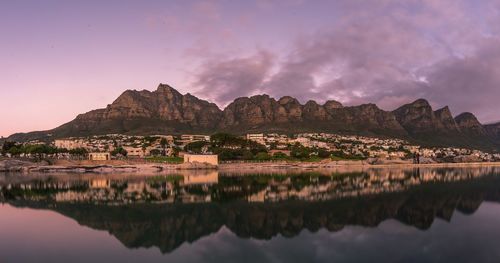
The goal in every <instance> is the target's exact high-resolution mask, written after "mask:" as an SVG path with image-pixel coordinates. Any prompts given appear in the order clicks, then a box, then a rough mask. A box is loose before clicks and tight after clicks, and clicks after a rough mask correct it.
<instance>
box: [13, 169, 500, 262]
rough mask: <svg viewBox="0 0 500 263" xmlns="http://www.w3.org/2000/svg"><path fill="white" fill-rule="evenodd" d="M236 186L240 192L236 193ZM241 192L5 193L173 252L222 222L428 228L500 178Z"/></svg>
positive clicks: (286, 230) (490, 191)
mask: <svg viewBox="0 0 500 263" xmlns="http://www.w3.org/2000/svg"><path fill="white" fill-rule="evenodd" d="M220 179H221V178H219V180H218V184H221V183H222V185H225V184H224V182H221V181H223V180H226V179H227V180H231V179H230V178H229V179H228V178H225V179H223V180H220ZM238 180H243V179H242V178H241V177H239V179H237V180H236V181H238ZM283 180H286V179H283ZM231 182H232V186H231V187H230V188H235V189H236V188H237V189H251V187H248V186H245V184H244V183H241V182H238V183H235V182H234V181H232V180H231ZM268 183H269V182H268ZM253 184H255V182H254V183H253ZM235 185H236V186H238V187H239V188H238V187H235ZM306 185H307V184H306ZM224 187H227V185H225V186H224ZM266 187H267V186H266ZM257 189H262V187H260V186H259V187H257ZM235 192H238V191H233V192H231V193H233V194H234V193H235ZM253 192H259V191H258V190H256V191H253ZM4 193H5V191H4ZM216 193H217V192H216ZM241 196H248V195H245V194H242V193H240V194H234V195H232V196H225V197H224V198H222V201H220V202H213V201H212V202H203V203H187V204H186V203H172V204H164V203H162V204H158V203H133V204H120V205H109V204H105V203H102V204H91V203H88V202H55V201H54V200H52V199H43V200H41V201H37V200H35V199H33V198H19V197H18V198H10V197H5V194H4V199H5V198H7V199H8V200H6V201H7V202H9V203H10V204H12V205H15V206H26V207H32V208H44V209H50V210H54V211H57V212H59V213H61V214H63V215H65V216H68V217H70V218H73V219H75V220H77V221H78V222H79V223H80V224H81V225H85V226H88V227H91V228H94V229H98V230H106V231H108V232H109V233H111V234H112V235H114V236H115V237H116V238H117V239H119V240H120V241H121V242H122V243H123V244H124V245H125V246H127V247H129V248H136V247H158V248H160V250H161V251H162V252H164V253H166V252H170V251H172V250H174V249H176V248H177V247H179V246H180V245H181V244H183V243H184V242H194V241H195V240H197V239H199V238H201V237H204V236H207V235H209V234H211V233H215V232H217V231H218V230H219V229H220V228H221V227H223V226H225V227H227V228H228V229H230V230H231V231H232V232H234V233H235V234H236V235H237V236H239V237H241V238H256V239H270V238H272V237H273V236H276V235H278V234H281V235H283V236H285V237H293V236H295V235H298V234H299V233H300V232H301V231H302V230H305V229H306V230H308V231H311V232H315V231H318V230H319V229H323V228H324V229H327V230H328V231H332V232H333V231H338V230H340V229H342V228H343V227H344V226H346V225H360V226H367V227H375V226H377V225H378V224H379V223H381V222H382V221H384V220H386V219H389V218H394V219H396V220H399V221H400V222H402V223H404V224H407V225H410V226H414V227H417V228H419V229H422V230H425V229H428V228H429V227H430V226H431V224H432V222H433V221H434V220H435V219H436V218H441V219H443V220H446V221H449V220H450V219H451V218H452V215H453V213H454V212H455V211H459V212H462V213H465V214H471V213H474V211H476V209H477V208H478V207H479V206H480V204H481V203H482V202H483V201H493V202H498V201H500V177H497V176H495V175H492V174H490V175H486V176H482V177H478V178H474V179H472V178H470V179H462V180H458V181H455V182H445V181H439V182H431V183H426V184H421V185H418V186H413V187H411V188H409V189H406V190H404V191H392V192H387V193H381V194H368V195H362V196H358V197H352V196H347V197H344V198H336V199H331V200H317V201H307V200H302V199H296V198H292V199H289V200H281V201H280V202H248V201H246V200H244V198H240V197H241ZM231 197H233V198H232V199H231Z"/></svg>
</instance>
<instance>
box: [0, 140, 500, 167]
mask: <svg viewBox="0 0 500 263" xmlns="http://www.w3.org/2000/svg"><path fill="white" fill-rule="evenodd" d="M1 154H2V156H3V157H4V158H5V157H6V158H25V159H56V160H61V159H67V160H90V161H111V160H135V161H140V160H143V161H151V162H164V163H182V162H200V163H208V164H213V165H217V164H219V163H221V162H255V161H259V162H273V161H274V162H276V161H303V162H319V161H322V160H334V161H360V160H364V161H369V162H371V163H377V162H378V163H387V162H406V163H421V164H426V163H427V164H428V163H468V162H496V161H500V154H499V153H488V152H484V151H481V150H477V149H467V148H458V147H424V146H420V145H415V144H412V143H410V142H408V141H405V140H402V139H395V138H377V137H367V136H358V135H341V134H330V133H301V134H294V135H285V134H276V133H269V134H264V133H255V134H245V135H242V136H237V135H232V134H227V133H218V134H213V135H201V134H183V135H176V136H174V135H151V136H133V135H123V134H107V135H96V136H90V137H71V138H61V139H55V140H53V141H50V142H41V141H37V140H32V141H28V142H25V143H15V142H8V141H5V142H3V144H2V145H1Z"/></svg>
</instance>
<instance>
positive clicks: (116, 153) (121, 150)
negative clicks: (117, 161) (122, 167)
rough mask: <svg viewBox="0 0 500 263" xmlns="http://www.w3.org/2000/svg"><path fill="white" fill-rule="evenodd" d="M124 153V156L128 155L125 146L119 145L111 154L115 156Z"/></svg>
mask: <svg viewBox="0 0 500 263" xmlns="http://www.w3.org/2000/svg"><path fill="white" fill-rule="evenodd" d="M118 154H120V155H122V156H127V151H126V150H125V149H123V147H121V146H120V147H118V148H115V149H114V150H113V151H112V152H111V155H113V156H116V155H118Z"/></svg>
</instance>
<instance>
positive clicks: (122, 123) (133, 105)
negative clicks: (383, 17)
mask: <svg viewBox="0 0 500 263" xmlns="http://www.w3.org/2000/svg"><path fill="white" fill-rule="evenodd" d="M221 131H222V132H232V133H238V134H244V133H249V132H280V133H298V132H332V133H333V132H336V133H351V134H361V135H374V136H384V137H398V138H405V139H409V140H414V141H416V142H419V143H421V144H425V145H436V146H464V147H476V148H482V149H486V148H490V149H493V150H498V149H500V146H499V145H500V123H496V124H489V125H482V124H481V123H480V122H479V121H478V120H477V118H476V117H475V116H474V115H473V114H472V113H462V114H459V115H457V116H455V117H453V115H452V114H451V111H450V110H449V108H448V107H447V106H445V107H443V108H441V109H438V110H435V111H434V110H433V109H432V107H431V105H430V104H429V102H428V101H427V100H425V99H418V100H416V101H414V102H411V103H408V104H405V105H402V106H401V107H399V108H397V109H395V110H393V111H385V110H382V109H380V108H379V107H378V106H377V105H375V104H372V103H368V104H361V105H357V106H344V105H342V104H341V103H340V102H337V101H334V100H329V101H326V102H325V103H324V104H319V103H317V102H316V101H313V100H309V101H307V102H306V103H305V104H301V103H300V102H299V101H298V100H297V99H296V98H293V97H290V96H283V97H281V98H279V99H275V98H272V97H271V96H269V95H267V94H262V95H254V96H251V97H239V98H236V99H235V100H234V101H232V102H231V103H230V104H228V105H227V106H226V107H225V108H224V109H220V108H219V107H218V106H217V105H216V104H214V103H211V102H209V101H206V100H202V99H199V98H197V97H196V96H194V95H191V94H190V93H186V94H184V95H183V94H181V93H180V92H178V91H177V90H176V89H174V88H172V87H171V86H169V85H166V84H160V85H159V86H158V87H157V89H156V90H154V91H148V90H141V91H137V90H126V91H124V92H123V93H122V94H121V95H120V96H118V98H116V99H115V100H114V101H113V102H112V103H111V104H108V105H107V106H106V107H105V108H102V109H96V110H92V111H89V112H87V113H83V114H79V115H77V117H76V118H75V119H74V120H72V121H70V122H68V123H65V124H63V125H61V126H59V127H56V128H54V129H51V130H47V131H35V132H30V133H16V134H13V135H11V136H10V137H8V139H9V140H15V141H26V140H32V139H47V138H51V139H54V138H62V137H76V136H89V135H99V134H109V133H123V134H134V135H146V134H166V133H168V134H181V133H205V134H210V133H214V132H221Z"/></svg>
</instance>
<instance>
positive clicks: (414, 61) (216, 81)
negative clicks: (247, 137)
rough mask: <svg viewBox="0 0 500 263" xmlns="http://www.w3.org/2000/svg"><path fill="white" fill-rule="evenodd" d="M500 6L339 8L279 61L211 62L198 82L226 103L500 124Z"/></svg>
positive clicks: (367, 4)
mask: <svg viewBox="0 0 500 263" xmlns="http://www.w3.org/2000/svg"><path fill="white" fill-rule="evenodd" d="M498 4H499V1H496V0H491V1H488V0H487V1H484V2H481V3H480V4H477V3H475V2H471V1H465V0H463V1H455V0H419V1H416V0H415V1H405V2H404V3H402V2H401V1H395V0H373V1H360V0H349V1H347V0H345V1H343V0H339V1H336V5H337V6H336V7H337V8H338V9H339V10H341V12H339V15H338V18H337V22H336V23H335V24H333V25H329V26H327V27H325V28H322V29H319V30H316V32H314V33H311V34H307V35H303V36H302V37H300V38H298V39H297V40H296V42H294V43H293V44H292V46H291V48H290V50H289V52H288V53H286V55H284V56H282V57H281V59H279V60H277V59H274V58H276V57H278V56H279V55H278V53H276V54H271V53H270V52H269V51H267V52H263V51H258V52H257V53H256V54H255V55H254V56H250V57H243V58H231V59H228V60H225V59H219V60H217V59H216V60H213V59H211V61H210V62H208V63H205V64H204V65H203V67H202V68H201V70H200V71H199V74H197V75H196V78H197V80H196V82H195V83H196V85H197V86H199V87H202V89H201V92H200V94H204V95H208V94H210V96H211V97H213V98H214V99H215V101H217V102H218V103H222V104H226V103H228V102H229V101H231V100H232V99H234V98H235V97H238V96H246V95H248V94H253V93H257V92H264V93H267V94H269V95H271V96H274V97H277V98H278V97H281V96H284V95H291V96H294V97H296V98H298V99H299V100H301V101H302V102H305V101H307V100H309V99H315V100H318V101H319V102H323V101H325V100H327V99H336V100H339V101H341V102H342V103H344V104H348V105H354V104H360V103H377V104H378V105H379V106H380V107H382V108H384V109H387V110H392V109H394V108H395V107H397V106H400V105H401V104H403V103H408V102H411V101H412V100H415V99H417V98H420V97H424V98H427V99H428V100H430V101H431V103H432V105H433V106H436V107H437V106H439V107H440V106H444V105H450V107H451V109H452V110H454V111H455V113H457V114H458V113H459V112H462V111H472V112H474V113H476V114H477V115H478V116H479V117H480V119H481V120H483V121H491V120H495V119H500V116H499V115H498V113H497V112H496V111H495V107H496V105H497V104H496V101H498V98H500V89H499V87H498V86H499V85H500V77H498V76H500V74H499V73H500V72H498V69H499V68H500V45H499V44H500V41H499V40H498V36H497V35H496V34H499V33H500V32H497V31H495V30H496V28H497V27H496V26H495V25H494V24H493V23H494V22H498V21H500V18H499V17H500V15H499V13H498V12H492V11H491V10H490V9H491V8H493V7H495V6H498ZM275 61H279V62H278V63H276V65H274V66H275V67H276V68H277V70H276V71H271V69H272V68H273V63H274V62H275ZM496 108H498V107H496Z"/></svg>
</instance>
